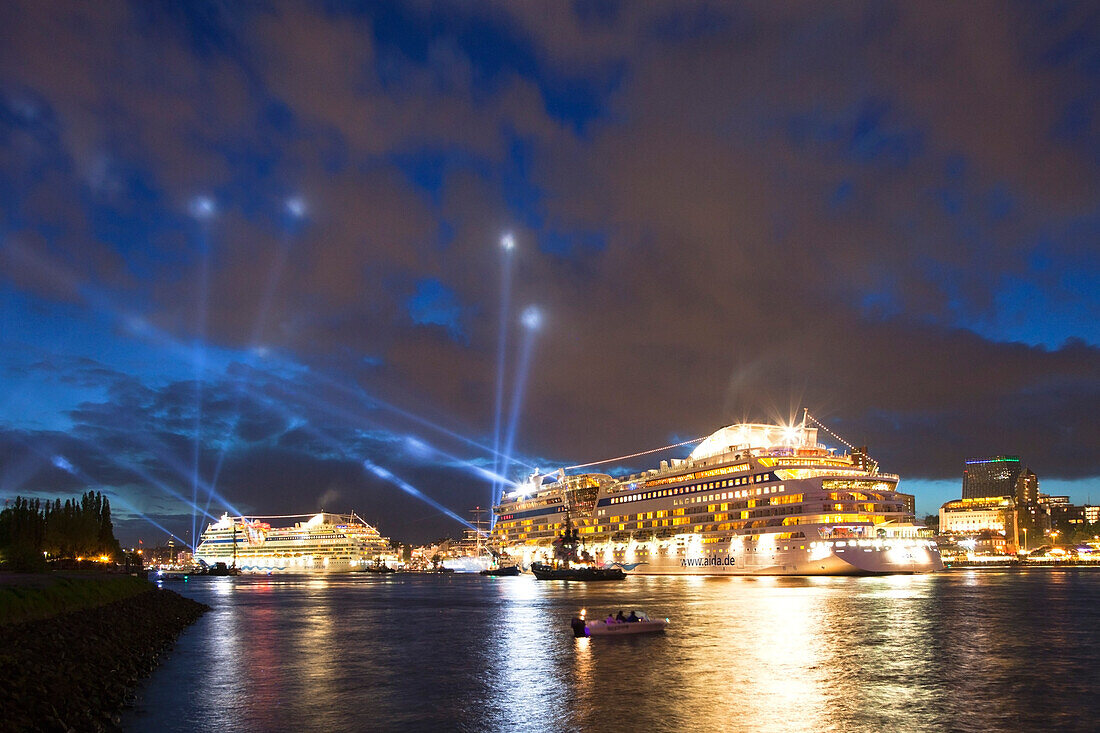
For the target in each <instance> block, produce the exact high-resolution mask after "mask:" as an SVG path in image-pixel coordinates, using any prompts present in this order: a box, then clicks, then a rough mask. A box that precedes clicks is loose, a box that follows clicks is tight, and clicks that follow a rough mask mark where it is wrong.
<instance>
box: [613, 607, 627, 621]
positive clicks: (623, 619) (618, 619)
mask: <svg viewBox="0 0 1100 733" xmlns="http://www.w3.org/2000/svg"><path fill="white" fill-rule="evenodd" d="M615 620H616V621H618V622H619V623H620V624H621V623H624V622H625V621H626V616H624V615H623V612H622V609H619V615H618V616H616V617H615Z"/></svg>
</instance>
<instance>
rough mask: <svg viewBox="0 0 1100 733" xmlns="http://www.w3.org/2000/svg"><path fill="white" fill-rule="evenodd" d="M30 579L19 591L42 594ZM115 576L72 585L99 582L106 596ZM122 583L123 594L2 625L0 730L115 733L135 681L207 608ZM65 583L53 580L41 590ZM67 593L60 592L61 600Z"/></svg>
mask: <svg viewBox="0 0 1100 733" xmlns="http://www.w3.org/2000/svg"><path fill="white" fill-rule="evenodd" d="M33 578H34V576H28V578H27V583H25V584H24V585H23V586H18V588H22V589H23V590H28V589H29V590H32V591H34V590H37V591H41V590H42V588H41V587H39V588H37V589H36V588H35V585H36V584H39V585H41V583H42V580H41V578H39V579H37V580H35V579H33ZM6 580H7V581H8V584H9V587H7V588H5V590H11V589H12V588H11V587H10V584H11V583H12V582H14V581H11V580H10V579H6ZM118 580H119V579H118V578H117V577H116V578H113V579H112V578H110V576H107V577H105V578H94V577H93V578H88V579H84V578H80V579H78V580H76V581H72V583H71V584H70V585H75V586H77V587H78V588H79V590H80V591H82V592H84V593H85V594H87V593H88V592H89V591H91V590H92V588H93V587H94V586H96V585H99V586H101V587H100V588H99V590H100V591H103V592H104V593H103V594H104V595H109V594H110V593H111V592H115V593H118V592H120V591H119V589H118V588H117V587H116V588H110V586H117V585H120V584H119V583H117V582H114V581H118ZM127 580H128V581H129V583H126V584H128V585H131V586H132V587H131V588H128V589H127V592H128V594H127V595H126V596H125V597H122V598H118V599H115V600H109V601H108V602H105V603H93V605H88V606H86V607H81V608H78V609H76V610H64V611H62V612H57V613H54V614H52V615H49V616H42V615H41V609H42V606H41V604H39V605H36V606H35V608H36V609H37V611H38V614H37V615H36V616H35V617H34V618H30V619H26V620H21V621H17V622H14V623H3V624H2V625H0V668H3V669H4V670H5V677H6V679H5V680H4V684H3V685H0V710H3V711H4V714H3V716H2V719H0V731H55V730H80V731H104V730H119V725H120V720H121V718H120V712H121V710H122V708H123V707H124V706H125V705H126V704H127V703H128V702H130V701H131V700H132V699H133V695H134V692H135V690H136V688H137V686H138V685H139V684H140V683H141V682H142V681H143V680H144V679H145V678H146V677H147V676H148V675H149V673H150V672H152V671H153V669H154V668H155V667H156V666H157V664H158V663H159V661H160V657H161V655H162V654H164V653H165V652H167V651H168V650H170V649H171V647H172V646H173V644H174V643H175V640H176V638H177V637H178V636H179V634H180V633H181V632H182V631H183V630H184V629H186V628H187V627H188V626H190V625H191V624H193V623H194V622H195V621H197V620H198V619H199V618H200V617H201V616H202V614H204V613H205V612H206V611H208V610H209V606H207V605H205V604H203V603H199V602H197V601H193V600H191V599H189V598H184V597H183V596H181V595H179V594H177V593H174V592H172V591H170V590H164V589H161V588H157V587H156V586H154V585H153V584H152V583H149V582H147V581H138V579H135V578H128V577H127ZM65 581H66V579H64V578H57V579H52V582H50V583H48V584H47V586H46V589H47V590H48V588H50V587H55V586H58V585H60V586H64V585H66V583H65ZM134 581H137V583H135V582H134ZM103 586H107V587H108V588H107V590H106V591H104V587H103ZM135 589H136V592H133V591H134V590H135ZM73 595H74V594H73V593H72V592H69V593H67V594H65V596H64V597H65V599H66V601H65V602H69V601H71V600H72V596H73ZM54 600H55V601H56V598H55V599H54ZM64 605H65V603H64V602H63V603H61V604H60V605H58V606H57V608H63V607H64Z"/></svg>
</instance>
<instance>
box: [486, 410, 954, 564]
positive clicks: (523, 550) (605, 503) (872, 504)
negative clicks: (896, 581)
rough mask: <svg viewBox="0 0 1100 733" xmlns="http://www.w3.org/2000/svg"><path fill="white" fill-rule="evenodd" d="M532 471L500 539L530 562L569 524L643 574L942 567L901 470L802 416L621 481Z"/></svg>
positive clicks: (739, 430)
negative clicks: (833, 444)
mask: <svg viewBox="0 0 1100 733" xmlns="http://www.w3.org/2000/svg"><path fill="white" fill-rule="evenodd" d="M534 478H535V480H534V481H532V482H529V483H528V484H526V485H525V486H522V487H520V489H519V490H517V491H515V492H512V493H511V494H508V495H507V496H506V497H505V498H504V499H503V500H502V502H501V503H500V504H499V505H498V506H496V507H494V513H495V515H496V520H497V521H496V524H495V526H494V528H493V538H494V540H495V541H496V542H497V543H499V544H500V545H501V546H502V547H503V548H504V549H505V550H507V551H509V552H511V553H513V554H515V555H519V556H522V557H523V558H524V561H525V563H529V562H531V561H532V560H538V559H545V558H549V557H550V556H551V555H552V543H553V541H554V538H555V537H556V536H557V535H558V534H559V533H561V532H562V531H563V530H564V528H565V526H566V523H567V521H568V522H569V523H571V524H572V526H573V527H574V528H575V529H577V530H578V531H579V533H580V539H581V541H582V542H583V543H584V546H585V548H586V550H587V551H588V552H589V553H590V554H591V555H592V556H593V558H594V560H595V561H596V562H599V563H602V564H603V565H604V566H612V565H617V566H621V567H623V568H624V569H626V570H632V571H633V572H635V573H641V574H676V575H680V574H688V575H750V574H760V575H861V574H883V573H924V572H931V571H935V570H942V569H943V562H942V561H941V560H940V555H939V549H938V548H937V547H936V544H935V542H933V541H932V540H931V539H930V538H926V537H924V536H922V532H921V530H923V527H920V526H919V525H916V524H914V521H913V520H914V517H913V513H914V506H913V497H912V496H911V495H909V494H903V493H900V492H899V491H898V490H897V484H898V476H896V475H893V474H887V473H880V472H879V470H878V465H877V464H876V463H875V462H874V461H872V460H871V459H869V458H868V457H867V454H866V451H862V450H856V449H852V450H851V451H850V452H849V453H843V454H838V453H837V452H835V451H833V450H831V449H828V448H826V447H825V446H824V445H821V444H819V443H818V442H817V428H813V427H806V424H805V420H804V421H803V424H802V425H801V426H798V425H796V426H793V427H791V426H779V425H766V424H739V425H731V426H729V427H724V428H722V429H721V430H718V431H717V432H715V433H713V434H712V435H710V436H709V437H707V438H706V439H704V440H703V441H702V442H701V443H700V444H699V445H698V447H696V448H695V450H694V451H693V452H692V453H691V455H690V456H689V457H687V458H686V459H683V460H672V461H661V464H660V468H658V469H654V470H650V471H646V472H645V473H642V474H638V475H635V476H630V477H628V478H625V479H613V478H612V477H611V476H608V475H606V474H582V475H579V476H564V475H563V474H562V473H561V472H559V475H558V476H557V477H556V478H555V479H554V480H551V481H547V480H542V479H541V477H538V476H536V477H534ZM567 517H568V519H567Z"/></svg>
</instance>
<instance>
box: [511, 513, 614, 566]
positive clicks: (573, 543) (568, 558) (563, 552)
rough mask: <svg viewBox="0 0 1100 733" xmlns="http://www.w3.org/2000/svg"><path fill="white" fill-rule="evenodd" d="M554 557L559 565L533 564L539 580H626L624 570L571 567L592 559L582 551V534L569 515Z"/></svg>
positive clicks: (556, 540) (557, 540)
mask: <svg viewBox="0 0 1100 733" xmlns="http://www.w3.org/2000/svg"><path fill="white" fill-rule="evenodd" d="M554 556H555V558H556V559H557V561H558V562H557V563H555V564H554V565H547V564H546V563H539V562H533V563H531V572H532V573H533V574H534V576H535V577H536V578H537V579H539V580H583V581H588V580H626V573H624V572H623V571H622V568H598V567H596V566H594V565H582V566H580V567H570V563H573V562H583V563H591V562H592V558H591V557H590V556H589V555H588V553H587V552H585V551H584V550H582V549H580V533H579V532H577V530H575V529H574V528H573V523H572V522H571V521H570V520H569V515H568V514H566V516H565V530H564V531H563V532H562V533H561V534H560V535H558V536H557V537H556V538H554Z"/></svg>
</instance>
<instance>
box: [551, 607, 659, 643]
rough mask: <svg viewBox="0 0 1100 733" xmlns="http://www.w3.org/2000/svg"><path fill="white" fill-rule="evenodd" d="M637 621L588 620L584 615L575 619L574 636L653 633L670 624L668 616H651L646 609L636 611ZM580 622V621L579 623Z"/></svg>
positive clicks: (633, 614)
mask: <svg viewBox="0 0 1100 733" xmlns="http://www.w3.org/2000/svg"><path fill="white" fill-rule="evenodd" d="M631 615H632V617H634V618H636V619H637V620H636V621H629V620H628V621H616V620H614V619H611V620H606V619H604V620H600V621H586V620H585V619H584V617H583V616H581V617H580V618H575V619H573V622H572V626H573V635H574V636H578V637H580V636H623V635H627V634H651V633H654V632H657V631H664V630H665V629H666V628H667V627H668V624H669V621H668V619H667V618H650V617H649V614H647V613H646V612H645V611H634V612H633V613H632V614H631ZM578 622H580V623H578Z"/></svg>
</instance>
